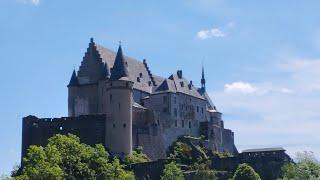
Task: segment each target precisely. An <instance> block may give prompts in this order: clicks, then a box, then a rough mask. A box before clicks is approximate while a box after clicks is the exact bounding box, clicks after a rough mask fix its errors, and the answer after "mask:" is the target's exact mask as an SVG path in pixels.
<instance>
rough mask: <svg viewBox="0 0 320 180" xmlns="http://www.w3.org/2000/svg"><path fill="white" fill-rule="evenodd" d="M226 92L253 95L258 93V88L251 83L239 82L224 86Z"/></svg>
mask: <svg viewBox="0 0 320 180" xmlns="http://www.w3.org/2000/svg"><path fill="white" fill-rule="evenodd" d="M224 91H225V92H228V93H243V94H251V93H254V92H256V91H257V88H256V87H253V86H252V85H251V84H250V83H246V82H242V81H238V82H233V83H230V84H225V85H224Z"/></svg>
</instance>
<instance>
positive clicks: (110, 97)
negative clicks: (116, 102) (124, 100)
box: [109, 94, 112, 102]
mask: <svg viewBox="0 0 320 180" xmlns="http://www.w3.org/2000/svg"><path fill="white" fill-rule="evenodd" d="M109 99H110V102H112V94H110V97H109Z"/></svg>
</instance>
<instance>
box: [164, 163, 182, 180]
mask: <svg viewBox="0 0 320 180" xmlns="http://www.w3.org/2000/svg"><path fill="white" fill-rule="evenodd" d="M161 180H184V176H183V173H182V170H181V169H180V167H178V166H177V164H176V163H175V162H171V163H169V164H166V165H165V167H164V170H163V176H162V177H161Z"/></svg>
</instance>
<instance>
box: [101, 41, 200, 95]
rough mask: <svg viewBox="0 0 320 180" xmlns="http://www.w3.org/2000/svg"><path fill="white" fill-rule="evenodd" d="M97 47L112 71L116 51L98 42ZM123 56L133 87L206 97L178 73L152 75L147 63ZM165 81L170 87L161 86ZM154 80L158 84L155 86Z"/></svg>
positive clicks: (151, 91) (146, 90)
mask: <svg viewBox="0 0 320 180" xmlns="http://www.w3.org/2000/svg"><path fill="white" fill-rule="evenodd" d="M96 48H97V50H98V52H99V54H100V57H101V58H102V61H103V62H104V63H106V64H107V67H108V70H109V72H111V71H110V67H113V66H114V62H115V59H116V53H115V52H114V51H112V50H110V49H107V48H105V47H103V46H101V45H98V44H96ZM124 54H125V53H124ZM123 57H124V59H125V61H126V62H127V64H128V65H127V68H128V77H129V79H130V80H131V81H133V82H134V85H133V88H135V89H137V90H141V91H144V92H147V93H150V94H151V93H154V92H161V91H172V92H180V93H184V94H187V95H190V96H194V97H197V98H200V99H205V97H204V96H202V95H201V94H200V93H199V92H198V88H196V87H194V86H193V85H192V86H190V87H189V84H190V82H189V81H188V80H186V79H185V78H184V77H182V78H179V77H178V76H177V75H176V74H174V75H171V76H170V77H169V78H168V79H167V78H164V77H161V76H157V75H151V73H150V71H149V72H148V68H147V64H146V63H143V62H141V61H139V60H136V59H133V58H130V57H128V56H125V55H124V56H123ZM139 81H140V82H139ZM164 81H166V82H165V83H167V85H165V86H168V88H163V87H160V86H161V85H162V84H163V83H164ZM153 82H154V83H155V85H156V86H154V84H153ZM181 82H183V86H184V87H182V86H181ZM165 89H168V90H165Z"/></svg>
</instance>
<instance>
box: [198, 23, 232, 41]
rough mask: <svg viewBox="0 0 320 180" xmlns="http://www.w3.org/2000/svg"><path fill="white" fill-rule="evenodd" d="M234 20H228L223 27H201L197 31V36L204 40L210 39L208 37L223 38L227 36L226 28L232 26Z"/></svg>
mask: <svg viewBox="0 0 320 180" xmlns="http://www.w3.org/2000/svg"><path fill="white" fill-rule="evenodd" d="M234 27H235V22H233V21H230V22H228V23H227V24H226V25H225V26H224V28H219V27H213V28H209V29H202V30H200V31H198V32H197V38H198V39H201V40H204V39H210V38H224V37H226V36H227V30H228V29H229V30H230V29H231V28H234Z"/></svg>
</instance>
